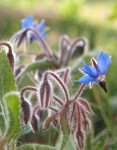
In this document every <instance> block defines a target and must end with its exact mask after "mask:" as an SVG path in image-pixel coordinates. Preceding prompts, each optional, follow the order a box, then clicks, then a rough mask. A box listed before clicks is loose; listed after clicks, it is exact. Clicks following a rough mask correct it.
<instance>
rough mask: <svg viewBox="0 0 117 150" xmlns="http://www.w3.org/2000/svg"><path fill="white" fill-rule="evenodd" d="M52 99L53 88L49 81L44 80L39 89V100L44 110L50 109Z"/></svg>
mask: <svg viewBox="0 0 117 150" xmlns="http://www.w3.org/2000/svg"><path fill="white" fill-rule="evenodd" d="M51 99H52V87H51V85H50V83H49V81H48V80H47V79H45V78H44V79H43V81H42V83H41V85H40V87H39V100H40V105H41V107H42V108H48V107H49V106H50V103H51Z"/></svg>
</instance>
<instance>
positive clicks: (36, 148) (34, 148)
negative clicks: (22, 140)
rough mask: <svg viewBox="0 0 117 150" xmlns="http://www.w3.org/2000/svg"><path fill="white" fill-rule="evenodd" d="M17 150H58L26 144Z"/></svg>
mask: <svg viewBox="0 0 117 150" xmlns="http://www.w3.org/2000/svg"><path fill="white" fill-rule="evenodd" d="M16 150H57V149H56V148H54V147H51V146H45V145H39V144H24V145H22V146H20V147H17V149H16Z"/></svg>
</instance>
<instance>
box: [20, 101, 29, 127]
mask: <svg viewBox="0 0 117 150" xmlns="http://www.w3.org/2000/svg"><path fill="white" fill-rule="evenodd" d="M21 107H22V111H23V114H22V117H23V120H24V122H25V124H27V123H28V121H29V119H30V115H31V108H30V104H29V103H28V102H27V101H25V100H23V101H22V102H21Z"/></svg>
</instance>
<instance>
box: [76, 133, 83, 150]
mask: <svg viewBox="0 0 117 150" xmlns="http://www.w3.org/2000/svg"><path fill="white" fill-rule="evenodd" d="M75 141H76V144H77V145H78V147H79V148H80V149H81V150H83V149H84V147H85V137H84V134H83V132H82V131H81V130H78V131H77V132H76V135H75Z"/></svg>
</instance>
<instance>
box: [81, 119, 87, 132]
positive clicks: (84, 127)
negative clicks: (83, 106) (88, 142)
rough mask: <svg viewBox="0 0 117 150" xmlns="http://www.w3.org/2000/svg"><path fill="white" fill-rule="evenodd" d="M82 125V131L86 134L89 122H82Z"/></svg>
mask: <svg viewBox="0 0 117 150" xmlns="http://www.w3.org/2000/svg"><path fill="white" fill-rule="evenodd" d="M82 125H83V129H84V131H85V132H88V131H89V121H88V120H84V121H83V123H82Z"/></svg>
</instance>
